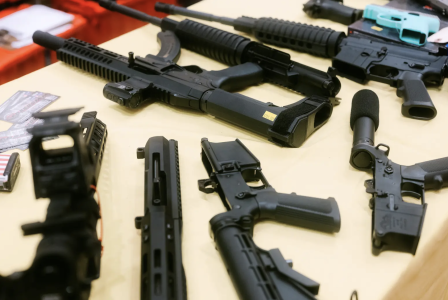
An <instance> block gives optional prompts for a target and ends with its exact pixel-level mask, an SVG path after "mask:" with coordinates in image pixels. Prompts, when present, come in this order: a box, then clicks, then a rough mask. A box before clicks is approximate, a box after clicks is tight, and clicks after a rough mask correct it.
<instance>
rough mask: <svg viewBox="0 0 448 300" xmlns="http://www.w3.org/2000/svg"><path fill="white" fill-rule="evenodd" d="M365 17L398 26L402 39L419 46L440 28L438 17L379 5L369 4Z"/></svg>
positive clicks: (383, 23) (388, 25)
mask: <svg viewBox="0 0 448 300" xmlns="http://www.w3.org/2000/svg"><path fill="white" fill-rule="evenodd" d="M363 18H364V19H369V20H374V21H376V23H377V24H378V25H380V26H384V27H389V28H396V29H397V30H398V31H399V32H400V40H402V41H403V42H406V43H410V44H414V45H417V46H421V45H424V44H426V39H427V38H428V36H429V35H431V34H433V33H436V32H437V31H439V28H440V20H439V18H437V17H433V16H428V15H424V14H420V13H415V12H407V11H402V10H397V9H391V8H388V7H384V6H377V5H367V6H366V8H365V10H364V15H363Z"/></svg>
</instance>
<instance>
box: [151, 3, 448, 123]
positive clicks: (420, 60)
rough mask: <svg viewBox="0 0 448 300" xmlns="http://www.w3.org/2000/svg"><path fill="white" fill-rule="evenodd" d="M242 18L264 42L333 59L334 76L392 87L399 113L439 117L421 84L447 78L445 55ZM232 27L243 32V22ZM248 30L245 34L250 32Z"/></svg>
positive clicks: (183, 12) (297, 25)
mask: <svg viewBox="0 0 448 300" xmlns="http://www.w3.org/2000/svg"><path fill="white" fill-rule="evenodd" d="M157 7H159V8H160V7H166V5H165V4H163V5H158V6H157V4H156V10H158V11H163V12H168V13H177V14H181V15H188V16H195V17H199V18H201V14H202V13H197V12H194V11H191V10H186V9H180V8H176V10H175V11H173V10H168V9H166V10H162V9H157ZM187 11H188V14H187ZM215 18H219V17H215ZM242 18H246V19H248V20H252V21H250V22H249V21H248V24H249V23H250V24H258V23H259V25H250V26H248V27H247V28H249V27H250V28H256V30H255V29H254V30H255V31H254V32H253V33H254V34H255V35H256V36H257V38H258V39H260V40H262V41H263V42H266V43H271V44H273V45H276V46H280V47H289V48H291V49H294V50H297V51H301V52H304V53H309V54H311V55H315V56H321V57H329V58H332V59H333V64H332V65H333V67H334V68H335V69H336V70H337V74H338V75H340V76H342V77H346V78H348V79H350V80H353V81H355V82H358V83H361V84H365V83H367V82H368V81H370V80H373V81H378V82H382V83H386V84H389V85H390V86H392V87H396V88H397V96H398V97H400V98H403V99H404V103H403V105H402V108H401V113H402V114H403V116H405V117H408V118H413V119H419V120H430V119H433V118H434V117H435V116H436V115H437V110H436V108H435V107H434V104H433V103H432V101H431V97H430V96H429V94H428V91H427V90H426V87H425V84H426V85H427V86H436V87H439V86H441V85H442V84H443V81H444V79H445V77H446V76H448V66H447V65H448V57H447V56H446V55H437V54H433V53H428V52H427V51H425V50H424V49H418V48H416V47H412V46H404V45H398V44H393V43H390V42H385V41H380V40H372V39H371V38H370V37H367V36H363V35H360V34H357V35H356V36H354V35H350V36H348V37H346V36H345V34H344V33H343V32H340V31H334V30H332V29H328V28H322V27H317V26H311V25H306V24H300V23H293V22H287V21H280V20H275V22H274V21H272V20H274V19H269V20H271V21H269V22H274V23H275V24H276V26H274V25H272V26H271V27H270V26H268V23H267V21H266V18H261V19H254V18H248V17H242ZM242 18H241V19H242ZM236 20H238V19H236ZM251 22H252V23H251ZM227 23H228V24H233V23H232V22H227ZM263 24H264V25H263ZM262 25H263V26H262ZM254 26H255V27H254ZM274 28H275V31H273V29H274ZM235 29H236V30H242V31H245V29H244V30H243V29H242V27H241V26H238V27H235ZM251 30H252V29H251ZM251 30H249V31H245V32H247V33H252V31H251ZM260 36H261V38H260ZM266 36H269V39H265V38H264V37H266ZM282 41H285V42H282Z"/></svg>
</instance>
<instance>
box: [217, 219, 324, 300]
mask: <svg viewBox="0 0 448 300" xmlns="http://www.w3.org/2000/svg"><path fill="white" fill-rule="evenodd" d="M219 219H221V218H219V215H218V216H216V217H215V218H213V219H212V220H210V224H211V227H212V232H213V236H214V240H215V243H216V247H217V249H218V251H219V253H220V254H221V257H222V260H223V261H224V264H225V266H226V269H227V272H228V273H229V276H230V278H231V279H232V282H233V285H234V286H235V289H236V291H237V293H238V296H239V298H240V299H241V300H273V299H276V300H290V299H294V300H315V299H316V298H315V297H314V296H313V294H312V293H310V292H309V291H307V290H305V289H304V288H303V287H302V286H300V285H299V284H294V282H290V281H289V280H288V278H287V276H282V275H283V274H281V272H278V271H277V269H278V267H279V266H278V264H282V265H281V267H283V268H282V269H283V270H287V271H289V272H291V271H292V272H293V273H295V275H296V276H299V277H300V279H302V280H304V281H306V282H307V283H309V286H312V288H313V290H314V292H315V294H317V291H318V289H319V284H318V283H315V282H313V281H312V280H310V279H308V278H306V277H304V276H303V275H301V274H299V273H296V272H295V271H293V270H291V269H290V267H289V266H288V265H287V264H286V262H285V260H284V259H283V257H282V255H281V253H280V251H279V250H278V249H274V250H270V251H265V250H262V249H260V248H258V247H257V246H256V245H255V243H254V241H253V239H252V237H251V236H250V234H249V233H248V232H247V231H246V230H244V229H243V228H242V227H241V226H240V225H238V224H236V223H234V222H232V221H231V220H219ZM215 220H216V221H218V222H216V221H215ZM219 221H221V222H222V223H221V224H224V222H225V223H227V224H226V225H224V226H220V225H221V224H220V223H219ZM226 221H227V222H226ZM275 258H277V260H276V259H275ZM273 260H275V261H273ZM269 263H272V265H270V264H269ZM289 272H288V273H289ZM288 275H289V274H288Z"/></svg>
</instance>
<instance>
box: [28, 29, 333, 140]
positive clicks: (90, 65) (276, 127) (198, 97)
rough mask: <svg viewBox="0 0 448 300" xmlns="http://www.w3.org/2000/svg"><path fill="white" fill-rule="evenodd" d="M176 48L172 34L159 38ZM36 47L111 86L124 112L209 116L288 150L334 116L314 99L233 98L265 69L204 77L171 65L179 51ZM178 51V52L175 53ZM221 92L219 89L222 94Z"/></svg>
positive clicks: (46, 40) (107, 92) (54, 41)
mask: <svg viewBox="0 0 448 300" xmlns="http://www.w3.org/2000/svg"><path fill="white" fill-rule="evenodd" d="M160 35H163V36H164V37H165V38H167V39H171V40H173V44H176V45H178V44H179V41H178V40H177V38H176V36H175V35H174V33H172V32H165V33H159V36H160ZM33 40H34V42H35V43H36V44H38V45H41V46H43V47H46V48H48V49H52V50H54V51H56V54H57V58H58V59H59V60H61V61H63V62H65V63H67V64H69V65H71V66H74V67H77V68H80V69H82V70H84V71H86V72H89V73H91V74H94V75H97V76H100V77H102V78H104V79H106V80H109V81H111V82H110V83H108V84H106V86H105V87H104V90H103V94H104V96H105V97H106V98H107V99H109V100H112V101H114V102H116V103H118V104H120V105H122V106H126V107H128V108H137V107H139V106H141V105H142V104H143V103H145V102H148V101H150V100H153V101H154V100H157V101H161V102H164V103H167V104H170V105H173V106H179V107H183V108H190V109H193V110H196V111H200V112H204V113H208V114H210V115H213V116H215V117H217V118H219V119H222V120H224V121H227V122H229V123H232V124H234V125H236V126H239V127H241V128H244V129H246V130H250V131H252V132H255V133H257V134H259V135H261V136H264V137H267V138H268V139H269V140H270V141H272V142H274V143H276V144H279V145H282V146H286V147H299V146H300V145H301V144H302V143H303V142H304V141H305V140H306V138H307V137H308V136H309V135H311V134H312V133H313V132H314V131H315V130H316V129H318V128H320V127H321V126H322V125H323V124H325V123H326V121H327V120H328V119H329V117H330V116H331V113H332V111H333V106H332V104H331V102H330V101H329V100H328V99H327V98H323V97H318V96H311V97H307V98H304V99H302V100H301V101H298V102H296V103H293V104H290V105H288V106H285V107H278V106H275V105H274V104H272V103H263V102H260V101H257V100H254V99H252V98H249V97H246V96H243V95H240V94H231V93H229V92H227V91H228V90H234V89H238V88H241V87H243V86H247V85H246V83H247V82H251V83H257V82H260V81H261V80H262V70H261V68H260V67H259V66H258V65H256V64H253V63H245V64H242V65H238V66H234V67H231V68H228V69H225V70H221V71H205V70H203V69H201V68H199V67H198V66H188V67H185V68H183V67H181V66H178V65H176V64H175V63H174V62H173V61H171V60H170V59H169V58H170V57H175V56H178V54H179V53H177V52H176V51H175V49H179V48H176V47H174V48H173V47H168V48H165V47H162V49H161V51H160V52H159V53H158V54H157V56H155V55H150V54H148V55H146V57H144V58H143V57H139V56H136V57H134V54H133V53H132V52H130V53H129V57H124V56H121V55H119V54H117V53H113V52H111V51H108V50H105V49H102V48H99V47H97V46H94V45H91V44H88V43H86V42H84V41H81V40H77V39H74V38H70V39H68V40H65V39H63V38H60V37H57V36H53V35H51V34H49V33H45V32H42V31H36V32H35V33H34V35H33ZM173 51H174V52H173ZM220 87H221V88H222V89H221V88H220Z"/></svg>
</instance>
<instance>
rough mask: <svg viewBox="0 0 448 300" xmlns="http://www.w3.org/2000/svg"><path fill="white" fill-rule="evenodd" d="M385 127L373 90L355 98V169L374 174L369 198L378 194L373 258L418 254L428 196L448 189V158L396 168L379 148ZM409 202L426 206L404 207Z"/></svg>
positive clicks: (374, 210)
mask: <svg viewBox="0 0 448 300" xmlns="http://www.w3.org/2000/svg"><path fill="white" fill-rule="evenodd" d="M378 125H379V101H378V97H377V95H376V94H375V93H374V92H372V91H370V90H362V91H359V92H357V93H356V94H355V96H354V97H353V102H352V111H351V116H350V126H351V128H352V129H353V147H352V150H351V155H350V164H351V165H352V166H353V167H354V168H355V169H357V170H362V171H371V170H372V171H373V179H371V180H366V182H365V187H366V192H367V193H370V194H372V198H371V199H370V204H369V206H370V208H371V209H372V219H373V220H372V252H373V254H375V255H378V254H379V253H381V252H382V251H385V250H394V251H402V252H408V253H411V254H415V252H416V250H417V246H418V242H419V240H420V234H421V231H422V227H423V220H424V218H425V212H426V207H427V204H426V203H425V190H438V189H440V188H442V187H446V186H448V157H444V158H440V159H436V160H431V161H426V162H422V163H418V164H415V165H413V166H402V165H399V164H396V163H394V162H392V161H391V160H390V159H389V158H388V156H389V150H390V148H389V146H387V145H385V144H378V145H377V146H375V141H374V138H375V131H376V130H377V129H378ZM403 196H410V197H413V198H416V199H420V200H421V205H420V204H414V203H408V202H405V201H403Z"/></svg>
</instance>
